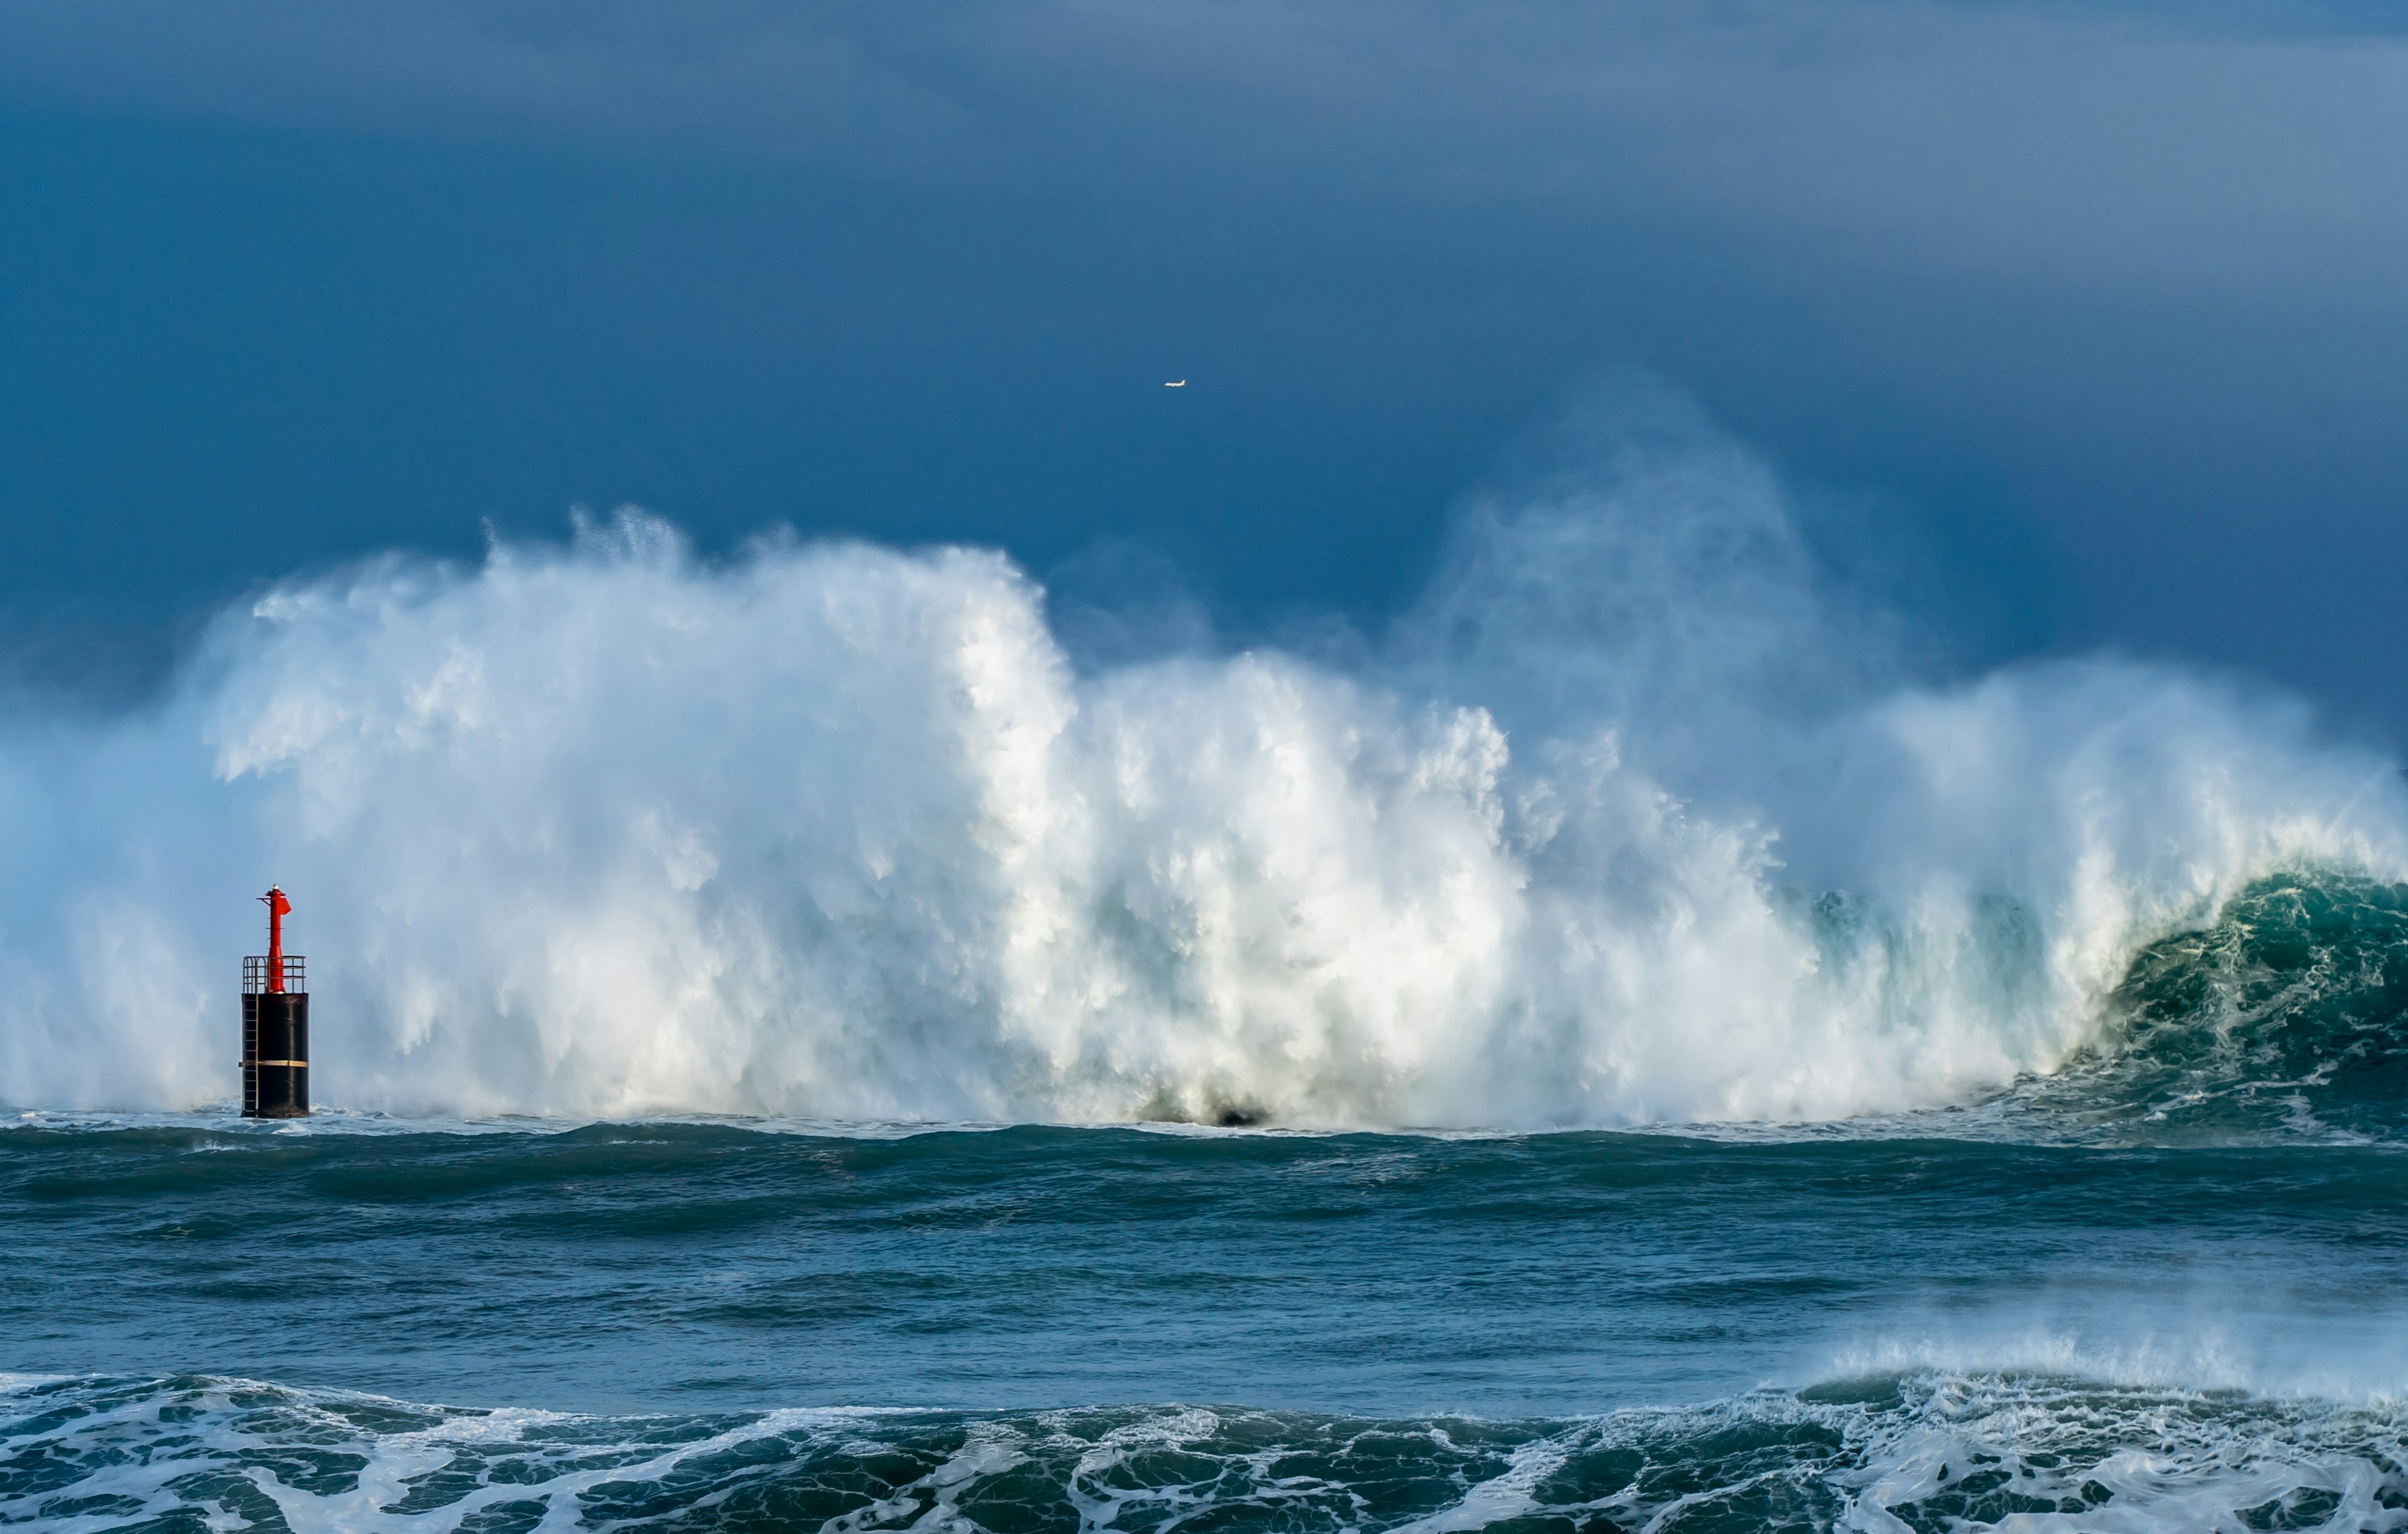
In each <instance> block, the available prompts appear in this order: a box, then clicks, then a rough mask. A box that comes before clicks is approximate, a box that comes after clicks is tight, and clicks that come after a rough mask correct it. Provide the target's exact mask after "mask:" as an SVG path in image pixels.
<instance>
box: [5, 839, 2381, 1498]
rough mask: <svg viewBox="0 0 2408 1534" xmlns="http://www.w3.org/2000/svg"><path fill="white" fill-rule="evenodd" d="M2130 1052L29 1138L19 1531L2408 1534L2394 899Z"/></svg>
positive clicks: (2294, 923)
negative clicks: (1008, 1110)
mask: <svg viewBox="0 0 2408 1534" xmlns="http://www.w3.org/2000/svg"><path fill="white" fill-rule="evenodd" d="M2116 1005H2117V1007H2118V1008H2119V1016H2120V1017H2121V1018H2122V1023H2121V1030H2120V1031H2119V1032H2118V1033H2117V1035H2116V1036H2115V1043H2114V1045H2113V1046H2112V1047H2110V1048H2106V1049H2102V1050H2100V1051H2098V1052H2097V1053H2095V1054H2094V1055H2092V1056H2089V1057H2085V1058H2082V1059H2079V1060H2076V1061H2074V1062H2073V1063H2071V1065H2070V1066H2069V1067H2068V1068H2067V1069H2065V1070H2063V1071H2061V1072H2055V1073H2052V1074H2050V1075H2047V1076H2039V1075H2034V1076H2030V1077H2028V1078H2026V1079H2024V1080H2023V1081H2021V1082H2019V1083H2016V1084H2014V1085H2013V1086H2011V1087H2008V1088H2007V1089H2005V1090H2003V1091H2000V1092H1998V1093H1995V1094H1992V1095H1990V1096H1988V1097H1986V1098H1984V1099H1982V1100H1979V1101H1972V1102H1969V1103H1966V1104H1962V1105H1957V1106H1955V1107H1950V1108H1945V1109H1937V1110H1918V1111H1913V1112H1908V1113H1904V1114H1896V1115H1869V1116H1861V1117H1857V1118H1852V1119H1845V1120H1837V1121H1825V1122H1819V1123H1792V1124H1785V1125H1781V1124H1768V1123H1755V1124H1749V1123H1721V1124H1713V1125H1687V1126H1677V1125H1675V1126H1662V1127H1657V1128H1654V1129H1648V1130H1645V1131H1643V1132H1598V1131H1584V1130H1572V1131H1560V1132H1517V1133H1495V1132H1466V1131H1446V1132H1439V1131H1431V1132H1306V1131H1297V1130H1292V1129H1268V1128H1262V1127H1230V1128H1216V1127H1211V1126H1203V1125H1172V1124H1157V1125H1148V1126H1117V1127H1115V1126H1095V1127H1068V1126H1039V1125H1018V1126H1000V1125H998V1126H950V1127H946V1126H932V1125H907V1124H895V1123H888V1124H853V1125H846V1126H839V1125H831V1124H825V1123H813V1122H807V1121H798V1120H791V1119H778V1118H768V1117H737V1116H720V1117H653V1118H645V1119H636V1120H629V1121H622V1122H586V1123H577V1124H565V1123H560V1122H551V1121H543V1120H533V1119H525V1118H516V1119H513V1118H508V1117H499V1118H487V1119H480V1120H473V1121H472V1120H460V1119H455V1120H442V1121H430V1120H426V1119H414V1118H406V1117H397V1116H391V1115H382V1114H375V1113H364V1112H345V1111H341V1110H339V1109H337V1110H336V1111H333V1112H327V1113H323V1114H322V1115H319V1116H316V1117H313V1118H311V1119H309V1120H307V1121H294V1122H290V1123H282V1124H276V1123H264V1122H250V1123H246V1122H243V1121H241V1120H239V1119H234V1118H229V1117H226V1116H224V1115H222V1113H210V1112H203V1113H197V1114H194V1113H184V1114H131V1115H128V1114H118V1115H107V1114H76V1113H62V1112H55V1111H40V1110H34V1111H25V1112H22V1113H21V1114H19V1115H16V1116H15V1117H14V1120H13V1122H11V1123H10V1124H9V1125H8V1127H7V1128H6V1129H0V1229H5V1230H6V1232H7V1240H8V1256H7V1264H6V1267H5V1270H0V1321H5V1327H6V1335H7V1362H8V1365H9V1367H10V1368H11V1369H12V1370H13V1371H14V1372H12V1373H10V1374H9V1375H7V1377H6V1380H5V1382H0V1442H5V1450H0V1521H5V1523H6V1524H7V1526H9V1527H19V1526H22V1527H39V1528H43V1529H50V1530H61V1531H65V1530H87V1529H90V1530H98V1529H122V1528H144V1529H161V1530H165V1529H193V1530H200V1529H218V1530H228V1529H238V1528H263V1529H284V1528H290V1529H294V1530H310V1529H337V1528H343V1529H350V1528H362V1529H366V1528H376V1529H388V1528H389V1529H428V1530H433V1529H464V1530H478V1531H499V1530H534V1529H539V1528H542V1529H565V1528H594V1529H601V1528H613V1529H618V1528H626V1529H634V1528H660V1529H699V1528H727V1529H788V1528H811V1529H824V1530H841V1531H867V1530H873V1529H896V1530H900V1529H905V1528H912V1529H924V1530H938V1529H948V1530H971V1529H983V1530H991V1531H995V1534H1017V1531H1023V1530H1029V1531H1034V1530H1040V1529H1062V1530H1071V1529H1081V1530H1085V1529H1104V1528H1111V1529H1116V1530H1127V1531H1132V1534H1134V1531H1139V1530H1170V1529H1229V1530H1238V1529H1268V1530H1283V1531H1285V1530H1296V1531H1305V1530H1321V1529H1327V1530H1332V1531H1337V1530H1365V1531H1373V1530H1379V1531H1385V1530H1398V1529H1410V1530H1414V1531H1424V1530H1431V1531H1436V1530H1469V1529H1475V1528H1486V1529H1498V1530H1512V1531H1514V1534H1541V1531H1547V1534H1556V1531H1564V1534H1603V1531H1606V1530H1635V1529H1642V1528H1643V1529H1654V1530H1682V1531H1692V1534H1694V1531H1701V1530H1758V1529H1798V1530H1805V1529H1839V1528H1848V1529H1881V1530H1895V1529H1902V1528H1911V1529H1915V1530H1942V1529H1952V1530H1953V1529H1966V1528H1987V1527H2006V1528H2059V1527H2062V1528H2085V1529H2141V1528H2148V1529H2157V1528H2163V1529H2200V1530H2204V1529H2225V1528H2229V1529H2277V1528H2280V1529H2303V1528H2318V1529H2328V1528H2329V1529H2360V1528H2374V1529H2389V1528H2399V1527H2408V1402H2403V1401H2402V1399H2401V1385H2402V1383H2403V1382H2408V1351H2403V1346H2402V1343H2403V1341H2408V1111H2403V1102H2408V1097H2403V1094H2402V1093H2401V1072H2403V1071H2408V889H2403V888H2400V887H2393V886H2380V885H2373V884H2370V883H2367V882H2365V881H2357V880H2349V879H2340V878H2324V879H2317V878H2306V877H2288V878H2276V879H2271V880H2268V881H2265V882H2263V883H2262V884H2260V885H2259V886H2257V887H2255V888H2252V889H2251V890H2249V891H2248V892H2247V893H2246V894H2245V895H2244V896H2243V897H2242V898H2241V899H2239V900H2237V901H2236V902H2233V905H2232V906H2231V908H2230V909H2229V911H2228V912H2227V914H2226V915H2225V916H2224V917H2223V918H2222V919H2221V920H2220V921H2219V922H2218V923H2217V924H2215V925H2214V926H2213V927H2211V928H2209V929H2206V930H2201V931H2198V932H2193V933H2186V934H2182V935H2180V936H2177V937H2174V938H2170V939H2168V940H2166V941H2164V942H2162V943H2160V944H2159V945H2155V946H2153V947H2151V948H2150V949H2148V950H2146V951H2144V952H2143V953H2142V954H2140V955H2139V956H2137V957H2136V958H2135V959H2134V960H2133V961H2132V963H2131V965H2130V967H2129V970H2128V977H2127V980H2126V983H2125V984H2124V986H2123V987H2121V988H2120V989H2119V991H2118V993H2117V997H2116Z"/></svg>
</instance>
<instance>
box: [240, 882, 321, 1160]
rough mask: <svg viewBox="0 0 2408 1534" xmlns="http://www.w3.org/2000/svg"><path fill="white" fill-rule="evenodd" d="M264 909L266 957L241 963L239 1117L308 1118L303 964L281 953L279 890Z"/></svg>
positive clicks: (283, 911) (287, 906) (285, 906)
mask: <svg viewBox="0 0 2408 1534" xmlns="http://www.w3.org/2000/svg"><path fill="white" fill-rule="evenodd" d="M259 899H260V902H261V903H263V904H265V906H266V907H267V952H266V953H265V954H252V955H251V956H250V957H248V958H246V959H244V960H243V961H242V1116H243V1117H245V1118H307V1117H308V1116H309V982H308V978H307V975H308V971H307V969H306V967H305V964H306V961H305V960H304V959H302V958H301V956H300V955H298V954H293V955H290V956H288V955H287V954H286V953H285V952H284V918H285V917H286V916H291V915H292V914H293V902H291V901H289V900H287V899H286V898H285V896H284V891H283V890H282V889H280V888H270V889H269V890H268V891H267V893H266V894H265V895H262V896H260V897H259Z"/></svg>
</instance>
